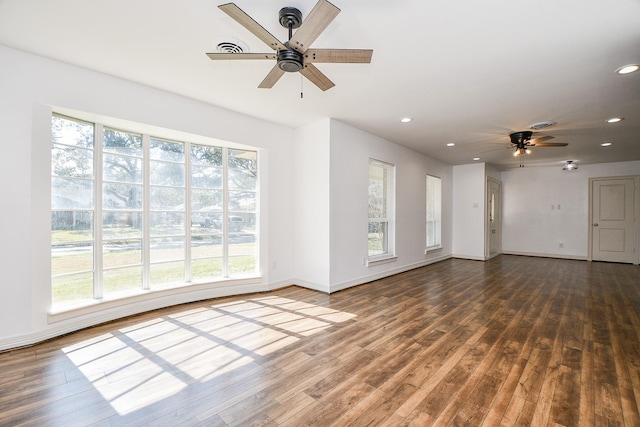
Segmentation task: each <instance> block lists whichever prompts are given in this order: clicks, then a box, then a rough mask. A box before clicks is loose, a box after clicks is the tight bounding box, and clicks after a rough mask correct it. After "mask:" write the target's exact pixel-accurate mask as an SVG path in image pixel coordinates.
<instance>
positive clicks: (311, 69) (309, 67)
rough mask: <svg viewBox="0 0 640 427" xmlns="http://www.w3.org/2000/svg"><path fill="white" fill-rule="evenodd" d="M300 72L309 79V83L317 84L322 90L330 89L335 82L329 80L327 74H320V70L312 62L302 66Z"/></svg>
mask: <svg viewBox="0 0 640 427" xmlns="http://www.w3.org/2000/svg"><path fill="white" fill-rule="evenodd" d="M300 73H301V74H302V75H303V76H305V77H306V78H307V79H309V81H310V82H311V83H313V84H314V85H316V86H318V87H319V88H320V90H322V91H325V90H327V89H331V88H332V87H334V86H335V84H334V83H333V82H332V81H331V80H329V78H328V77H327V76H325V75H324V74H322V72H321V71H320V70H318V68H316V66H315V65H313V64H305V66H304V68H303V69H302V70H300Z"/></svg>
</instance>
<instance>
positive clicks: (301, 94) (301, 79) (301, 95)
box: [300, 74, 304, 99]
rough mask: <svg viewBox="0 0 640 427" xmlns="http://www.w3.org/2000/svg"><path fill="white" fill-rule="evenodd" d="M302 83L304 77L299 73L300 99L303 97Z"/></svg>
mask: <svg viewBox="0 0 640 427" xmlns="http://www.w3.org/2000/svg"><path fill="white" fill-rule="evenodd" d="M303 84H304V79H303V78H302V74H301V75H300V99H303V98H304V88H303V86H302V85H303Z"/></svg>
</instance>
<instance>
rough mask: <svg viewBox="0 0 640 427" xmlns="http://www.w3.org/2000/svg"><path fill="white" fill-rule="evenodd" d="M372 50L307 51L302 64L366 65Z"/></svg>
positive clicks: (369, 60)
mask: <svg viewBox="0 0 640 427" xmlns="http://www.w3.org/2000/svg"><path fill="white" fill-rule="evenodd" d="M372 55H373V50H372V49H307V51H306V52H305V54H304V62H305V63H310V62H324V63H350V64H368V63H370V62H371V56H372Z"/></svg>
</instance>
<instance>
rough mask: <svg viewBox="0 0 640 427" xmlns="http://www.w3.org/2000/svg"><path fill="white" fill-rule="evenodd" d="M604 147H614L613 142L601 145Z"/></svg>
mask: <svg viewBox="0 0 640 427" xmlns="http://www.w3.org/2000/svg"><path fill="white" fill-rule="evenodd" d="M600 145H601V146H602V147H609V146H611V145H613V142H603V143H602V144H600Z"/></svg>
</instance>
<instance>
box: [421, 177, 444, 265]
mask: <svg viewBox="0 0 640 427" xmlns="http://www.w3.org/2000/svg"><path fill="white" fill-rule="evenodd" d="M431 184H433V185H431ZM434 185H436V186H437V188H433V186H434ZM430 190H431V191H430ZM431 192H434V194H433V195H432V194H431ZM425 198H426V202H425V251H426V252H430V251H435V250H439V249H442V178H440V177H438V176H435V175H430V174H427V175H426V179H425ZM431 203H435V205H431ZM432 216H433V218H432ZM431 223H433V227H432V226H431ZM430 230H433V233H434V235H433V236H431V235H430V233H429V232H430Z"/></svg>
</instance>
